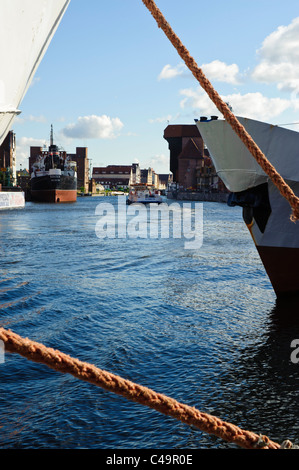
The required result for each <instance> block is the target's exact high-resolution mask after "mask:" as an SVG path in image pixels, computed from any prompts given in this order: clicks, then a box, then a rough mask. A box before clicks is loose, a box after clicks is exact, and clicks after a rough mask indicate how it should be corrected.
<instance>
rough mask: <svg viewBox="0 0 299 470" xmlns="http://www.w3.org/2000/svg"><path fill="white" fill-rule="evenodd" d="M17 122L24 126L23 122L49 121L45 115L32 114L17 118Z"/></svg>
mask: <svg viewBox="0 0 299 470" xmlns="http://www.w3.org/2000/svg"><path fill="white" fill-rule="evenodd" d="M15 122H16V123H18V124H22V123H23V122H47V119H46V117H45V116H43V115H40V116H33V115H32V114H28V115H24V116H23V115H21V116H16V117H15Z"/></svg>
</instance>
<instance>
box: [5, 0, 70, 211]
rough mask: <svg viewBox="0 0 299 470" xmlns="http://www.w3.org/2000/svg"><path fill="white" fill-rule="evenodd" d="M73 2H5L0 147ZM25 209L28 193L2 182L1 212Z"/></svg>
mask: <svg viewBox="0 0 299 470" xmlns="http://www.w3.org/2000/svg"><path fill="white" fill-rule="evenodd" d="M69 2H70V0H47V1H46V2H45V1H43V2H42V1H40V0H13V1H11V0H1V5H0V43H1V44H3V45H5V47H1V48H0V63H1V72H0V145H2V143H3V142H4V140H5V138H6V136H7V135H8V133H9V130H10V128H11V126H12V123H13V121H14V118H15V117H16V116H17V115H18V114H20V112H21V111H20V110H19V106H20V104H21V102H22V100H23V98H24V96H25V94H26V92H27V90H28V88H29V86H30V84H31V82H32V79H33V77H34V74H35V72H36V70H37V67H38V66H39V64H40V62H41V60H42V58H43V56H44V54H45V52H46V50H47V48H48V46H49V44H50V41H51V40H52V38H53V35H54V34H55V31H56V29H57V28H58V25H59V23H60V21H61V19H62V17H63V15H64V13H65V11H66V9H67V7H68V5H69ZM16 31H17V33H16ZM8 171H10V168H8V167H5V168H4V169H3V170H1V169H0V173H2V174H4V173H5V177H6V174H7V172H8ZM0 176H1V175H0ZM1 180H2V178H1ZM0 183H1V181H0ZM24 206H25V195H24V193H23V192H22V191H19V190H18V188H14V187H10V185H8V186H7V185H6V183H3V182H2V191H1V189H0V209H15V208H22V207H24Z"/></svg>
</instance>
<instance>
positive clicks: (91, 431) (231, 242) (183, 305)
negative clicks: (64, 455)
mask: <svg viewBox="0 0 299 470" xmlns="http://www.w3.org/2000/svg"><path fill="white" fill-rule="evenodd" d="M105 201H106V202H107V201H108V202H109V203H110V204H112V205H114V206H115V209H116V213H117V203H116V199H114V198H113V197H112V198H105ZM98 203H99V198H80V200H78V202H77V203H76V204H72V205H68V206H64V205H57V206H56V205H53V206H52V205H43V204H36V205H35V204H33V203H28V204H27V206H26V208H25V210H24V211H20V212H18V211H14V212H9V213H5V214H1V218H0V228H1V237H2V246H1V250H2V253H1V261H0V263H1V279H0V280H1V282H0V304H1V310H0V325H1V326H4V327H8V328H11V329H12V330H13V331H15V332H16V333H18V334H21V335H23V336H28V337H30V338H32V339H33V340H36V341H40V342H43V343H44V344H46V345H47V346H49V347H54V348H55V349H60V350H62V351H63V352H65V353H67V354H71V355H72V356H75V357H78V358H79V359H82V360H84V361H88V362H91V363H94V364H96V365H97V366H98V367H100V368H102V369H105V370H108V371H110V372H113V373H116V374H119V375H121V376H123V377H124V378H128V379H130V380H132V381H134V382H137V383H140V384H142V385H145V386H148V387H150V388H152V389H154V390H156V391H158V392H162V393H165V394H166V395H169V396H172V397H173V398H175V399H177V400H179V401H181V402H183V403H187V404H190V405H192V406H195V407H196V408H198V409H199V410H201V411H205V412H208V413H211V414H214V415H216V416H219V417H220V418H222V419H224V420H227V421H229V422H232V423H234V424H237V425H239V426H240V427H242V428H243V429H248V430H252V431H253V432H256V433H258V434H259V433H261V434H266V435H268V436H269V437H270V438H271V439H272V440H274V441H277V442H282V441H283V440H285V439H290V440H292V441H294V442H296V441H298V438H297V436H298V425H297V422H298V411H297V410H298V406H297V388H298V383H297V377H298V372H297V371H298V368H299V364H295V363H292V362H291V359H290V358H291V352H292V348H291V346H290V345H291V341H292V340H293V339H295V338H299V320H298V318H299V317H298V313H297V311H298V308H297V306H299V300H297V299H295V298H293V299H291V300H288V301H286V300H280V301H277V300H276V299H275V295H274V293H273V290H272V288H271V285H270V283H269V280H268V278H267V276H266V274H265V272H264V269H263V266H262V264H261V262H260V260H259V257H258V255H257V253H256V250H255V248H254V246H253V245H252V241H251V238H250V235H249V234H248V232H247V230H246V227H244V225H243V222H242V217H241V213H240V212H239V211H238V209H236V210H235V209H231V208H228V207H227V206H226V205H224V204H216V203H215V204H214V203H205V204H204V237H203V245H202V246H201V248H200V249H197V250H187V249H184V240H182V239H174V238H170V239H161V238H160V239H159V238H158V239H154V240H153V239H149V238H143V239H128V238H127V239H117V238H115V239H113V238H111V239H107V238H106V239H99V238H98V237H97V236H96V233H95V226H96V223H97V221H98V216H97V215H96V206H97V204H98ZM8 397H9V398H8ZM1 426H2V428H0V447H2V448H30V447H35V448H79V447H85V448H108V449H109V448H152V449H153V448H160V449H163V448H174V449H176V448H226V447H231V445H230V444H227V443H224V442H222V441H221V440H219V439H218V438H214V437H213V436H209V435H205V434H203V433H201V432H199V431H198V430H196V429H193V428H190V427H188V426H186V425H183V424H182V423H180V422H176V421H175V420H173V419H169V418H168V417H166V416H163V415H160V414H158V413H157V412H154V411H153V410H150V409H147V408H145V407H142V406H141V405H137V404H133V403H130V402H128V401H127V400H125V399H122V398H121V397H119V396H114V395H113V394H108V393H107V392H105V391H103V390H101V389H98V388H97V387H94V386H92V385H90V384H86V383H82V382H79V381H78V380H76V379H74V378H72V377H70V376H66V375H62V374H58V373H56V372H54V371H52V370H50V369H48V368H46V367H44V366H41V365H39V364H33V363H30V362H29V361H27V360H25V359H23V358H21V357H18V356H17V355H8V354H7V355H6V356H5V364H4V365H0V427H1Z"/></svg>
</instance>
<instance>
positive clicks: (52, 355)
mask: <svg viewBox="0 0 299 470" xmlns="http://www.w3.org/2000/svg"><path fill="white" fill-rule="evenodd" d="M0 339H1V340H2V341H3V342H4V344H5V350H6V351H9V352H11V353H17V354H20V355H21V356H23V357H26V358H27V359H29V360H30V361H33V362H39V363H41V364H44V365H47V366H48V367H50V368H52V369H54V370H56V371H58V372H63V373H68V374H71V375H73V376H74V377H76V378H78V379H81V380H84V381H86V382H90V383H92V384H94V385H97V386H99V387H102V388H104V389H105V390H108V391H109V392H113V393H115V394H118V395H122V396H123V397H125V398H127V399H128V400H131V401H134V402H137V403H140V404H142V405H146V406H148V407H150V408H153V409H154V410H156V411H159V412H160V413H163V414H165V415H168V416H171V417H173V418H176V419H177V420H179V421H182V422H183V423H185V424H188V425H192V426H195V427H197V428H199V429H200V430H201V431H204V432H207V433H209V434H214V435H215V436H217V437H220V438H222V439H223V440H225V441H227V442H231V443H234V444H236V445H238V446H240V447H243V448H245V449H256V448H264V449H279V448H280V445H279V444H277V443H276V442H273V441H271V440H270V439H269V438H268V437H267V436H259V435H257V434H255V433H253V432H249V431H244V430H242V429H240V428H239V427H237V426H235V425H233V424H230V423H227V422H224V421H222V420H221V419H219V418H217V417H215V416H212V415H209V414H206V413H202V412H200V411H198V410H197V409H196V408H194V407H191V406H188V405H184V404H182V403H179V402H177V401H176V400H174V399H173V398H169V397H168V396H166V395H162V394H161V393H156V392H154V391H153V390H151V389H149V388H147V387H144V386H141V385H138V384H135V383H133V382H131V381H129V380H126V379H123V378H121V377H119V376H117V375H114V374H111V373H110V372H107V371H104V370H101V369H99V368H97V367H96V366H94V365H92V364H89V363H86V362H81V361H80V360H78V359H74V358H72V357H70V356H68V355H66V354H64V353H62V352H60V351H57V350H54V349H52V348H47V347H46V346H44V345H43V344H40V343H36V342H34V341H31V340H29V339H28V338H22V337H21V336H19V335H17V334H16V333H14V332H12V331H10V330H5V329H4V328H0Z"/></svg>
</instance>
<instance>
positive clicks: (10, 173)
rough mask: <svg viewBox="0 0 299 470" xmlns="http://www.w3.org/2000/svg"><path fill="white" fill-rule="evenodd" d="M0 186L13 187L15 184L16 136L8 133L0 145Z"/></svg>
mask: <svg viewBox="0 0 299 470" xmlns="http://www.w3.org/2000/svg"><path fill="white" fill-rule="evenodd" d="M0 180H1V181H0V184H2V186H13V185H14V184H15V183H16V136H15V133H14V132H13V131H10V132H9V133H8V134H7V136H6V137H5V139H4V141H3V142H2V145H0Z"/></svg>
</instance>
